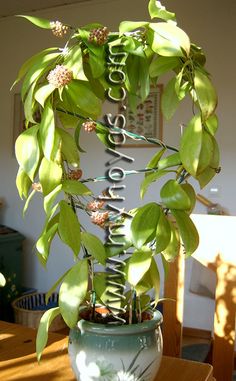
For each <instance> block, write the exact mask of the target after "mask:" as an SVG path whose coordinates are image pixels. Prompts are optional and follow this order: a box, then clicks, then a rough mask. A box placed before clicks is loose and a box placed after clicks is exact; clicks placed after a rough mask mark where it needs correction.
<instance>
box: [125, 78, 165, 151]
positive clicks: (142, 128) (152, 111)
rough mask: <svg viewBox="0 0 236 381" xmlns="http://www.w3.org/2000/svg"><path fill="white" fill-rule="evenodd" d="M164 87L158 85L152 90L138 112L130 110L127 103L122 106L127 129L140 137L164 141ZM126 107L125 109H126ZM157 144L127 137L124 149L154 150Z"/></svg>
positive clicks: (138, 107)
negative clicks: (140, 148) (162, 100)
mask: <svg viewBox="0 0 236 381" xmlns="http://www.w3.org/2000/svg"><path fill="white" fill-rule="evenodd" d="M162 92H163V85H162V84H158V85H157V86H153V87H152V88H151V91H150V94H149V95H148V97H147V98H146V99H145V101H144V102H142V103H140V104H139V105H138V106H137V108H136V112H133V111H132V110H130V108H129V106H128V104H127V102H126V103H124V104H123V106H122V114H123V115H124V117H125V119H126V126H125V129H126V130H127V131H130V132H132V133H137V134H138V135H144V136H145V137H146V138H156V139H159V140H162V135H163V116H162V113H161V96H162ZM124 106H125V107H124ZM154 146H155V144H152V143H148V142H145V141H143V140H133V139H132V138H129V137H126V142H125V143H124V144H123V147H124V148H125V147H131V148H132V147H133V148H139V147H146V148H153V147H154Z"/></svg>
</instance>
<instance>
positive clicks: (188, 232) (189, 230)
mask: <svg viewBox="0 0 236 381" xmlns="http://www.w3.org/2000/svg"><path fill="white" fill-rule="evenodd" d="M171 213H172V214H173V216H174V217H175V219H176V223H177V225H178V228H179V232H180V236H181V239H182V241H183V244H184V249H185V255H186V256H187V257H189V256H190V255H192V254H193V253H194V251H195V250H196V249H197V247H198V244H199V236H198V232H197V229H196V227H195V225H194V223H193V221H192V220H191V218H190V217H189V215H188V214H187V213H186V212H185V211H183V210H171Z"/></svg>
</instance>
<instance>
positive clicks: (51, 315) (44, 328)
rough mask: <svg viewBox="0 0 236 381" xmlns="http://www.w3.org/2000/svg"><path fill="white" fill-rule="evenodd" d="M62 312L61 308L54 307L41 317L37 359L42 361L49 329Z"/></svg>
mask: <svg viewBox="0 0 236 381" xmlns="http://www.w3.org/2000/svg"><path fill="white" fill-rule="evenodd" d="M59 314H60V308H59V307H54V308H50V309H49V310H47V311H46V312H45V313H44V314H43V316H42V317H41V319H40V323H39V328H38V331H37V337H36V352H37V360H38V361H40V359H41V356H42V352H43V350H44V348H45V347H46V345H47V341H48V331H49V327H50V325H51V323H52V321H53V320H54V319H55V318H56V317H57V316H58V315H59Z"/></svg>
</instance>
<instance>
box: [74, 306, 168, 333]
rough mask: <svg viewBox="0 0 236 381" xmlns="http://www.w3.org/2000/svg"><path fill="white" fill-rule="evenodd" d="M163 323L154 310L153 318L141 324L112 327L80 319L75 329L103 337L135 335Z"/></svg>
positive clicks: (160, 316)
mask: <svg viewBox="0 0 236 381" xmlns="http://www.w3.org/2000/svg"><path fill="white" fill-rule="evenodd" d="M162 321H163V316H162V314H161V312H160V311H158V310H155V311H154V312H153V317H152V319H151V320H146V321H144V322H142V323H136V324H123V325H114V324H100V323H93V322H90V321H87V320H84V319H81V320H79V321H78V323H77V328H79V330H80V331H81V333H84V332H93V333H97V334H103V335H122V334H124V335H134V334H136V333H142V332H148V331H153V330H154V329H156V328H158V327H159V326H160V325H161V323H162Z"/></svg>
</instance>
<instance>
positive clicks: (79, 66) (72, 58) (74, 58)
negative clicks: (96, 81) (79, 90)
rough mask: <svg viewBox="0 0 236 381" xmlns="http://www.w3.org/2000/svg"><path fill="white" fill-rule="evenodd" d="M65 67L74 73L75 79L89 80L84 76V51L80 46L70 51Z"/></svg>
mask: <svg viewBox="0 0 236 381" xmlns="http://www.w3.org/2000/svg"><path fill="white" fill-rule="evenodd" d="M64 65H65V66H66V67H67V69H69V70H71V71H72V72H73V78H74V79H80V80H82V81H87V80H88V78H87V77H86V75H85V74H84V69H83V57H82V51H81V47H80V46H79V45H75V46H74V47H73V48H71V49H70V51H69V53H68V54H67V56H66V58H65V60H64Z"/></svg>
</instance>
